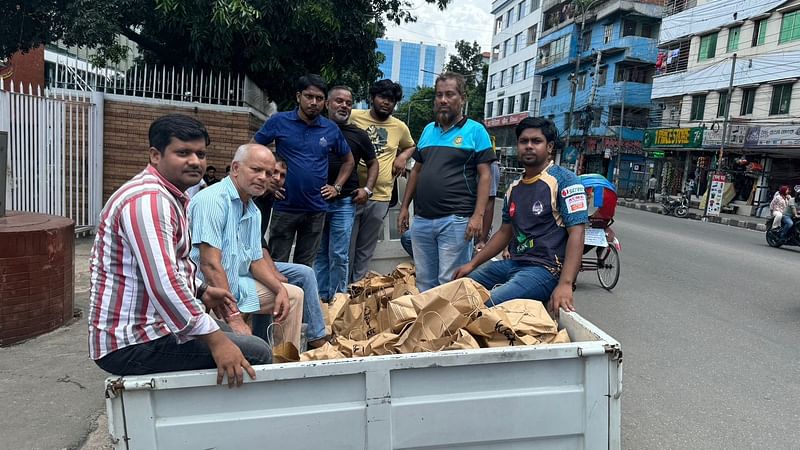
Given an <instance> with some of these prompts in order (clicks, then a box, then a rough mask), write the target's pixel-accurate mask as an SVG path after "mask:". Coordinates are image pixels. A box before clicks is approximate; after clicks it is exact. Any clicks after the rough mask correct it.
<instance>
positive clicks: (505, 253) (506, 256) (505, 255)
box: [502, 247, 511, 259]
mask: <svg viewBox="0 0 800 450" xmlns="http://www.w3.org/2000/svg"><path fill="white" fill-rule="evenodd" d="M502 256H503V259H511V252H510V251H508V247H506V248H504V249H503V253H502Z"/></svg>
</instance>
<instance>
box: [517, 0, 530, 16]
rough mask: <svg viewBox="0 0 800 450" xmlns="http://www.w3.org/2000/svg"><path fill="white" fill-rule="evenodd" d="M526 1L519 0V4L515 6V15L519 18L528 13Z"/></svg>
mask: <svg viewBox="0 0 800 450" xmlns="http://www.w3.org/2000/svg"><path fill="white" fill-rule="evenodd" d="M527 3H528V0H522V1H521V2H519V6H517V16H519V18H520V19H522V18H523V17H525V16H527V15H528V5H527Z"/></svg>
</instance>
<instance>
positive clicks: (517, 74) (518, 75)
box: [511, 64, 525, 84]
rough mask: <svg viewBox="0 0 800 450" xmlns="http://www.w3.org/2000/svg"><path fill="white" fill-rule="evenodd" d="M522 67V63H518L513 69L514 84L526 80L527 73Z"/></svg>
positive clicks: (512, 81) (512, 80)
mask: <svg viewBox="0 0 800 450" xmlns="http://www.w3.org/2000/svg"><path fill="white" fill-rule="evenodd" d="M522 69H523V68H522V64H517V65H516V66H514V67H513V68H512V69H511V70H512V71H513V72H514V75H513V78H512V79H511V83H512V84H513V83H518V82H520V81H522V80H524V78H523V76H524V75H525V72H524V71H523V70H522Z"/></svg>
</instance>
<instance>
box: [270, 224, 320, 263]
mask: <svg viewBox="0 0 800 450" xmlns="http://www.w3.org/2000/svg"><path fill="white" fill-rule="evenodd" d="M324 228H325V213H324V212H317V213H287V212H282V211H274V210H273V211H272V219H271V220H270V223H269V254H270V256H271V257H272V259H273V260H275V261H281V262H289V254H290V253H291V252H292V244H293V243H295V238H297V243H296V244H295V247H294V259H293V260H292V262H294V263H295V264H303V265H304V266H308V267H311V268H313V267H314V260H315V259H316V257H317V251H318V250H319V243H320V240H321V239H322V230H323V229H324Z"/></svg>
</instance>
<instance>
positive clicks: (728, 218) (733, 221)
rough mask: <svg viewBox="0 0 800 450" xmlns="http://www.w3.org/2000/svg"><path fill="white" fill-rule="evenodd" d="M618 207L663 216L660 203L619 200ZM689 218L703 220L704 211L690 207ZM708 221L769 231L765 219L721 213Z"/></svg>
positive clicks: (692, 203)
mask: <svg viewBox="0 0 800 450" xmlns="http://www.w3.org/2000/svg"><path fill="white" fill-rule="evenodd" d="M617 205H619V206H624V207H626V208H634V209H638V210H641V211H648V212H652V213H657V214H661V203H660V202H655V203H653V202H644V201H641V200H634V201H628V200H625V199H622V198H621V199H619V200H617ZM691 205H693V206H696V205H697V202H694V201H693V202H691ZM688 218H689V219H693V220H702V219H703V210H701V209H697V208H692V207H690V208H689V216H688ZM708 221H709V222H713V223H720V224H722V225H728V226H732V227H739V228H746V229H748V230H755V231H767V227H766V225H764V222H765V219H763V218H761V217H751V216H740V215H738V214H726V213H720V215H719V216H709V217H708Z"/></svg>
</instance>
